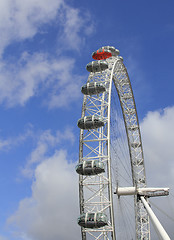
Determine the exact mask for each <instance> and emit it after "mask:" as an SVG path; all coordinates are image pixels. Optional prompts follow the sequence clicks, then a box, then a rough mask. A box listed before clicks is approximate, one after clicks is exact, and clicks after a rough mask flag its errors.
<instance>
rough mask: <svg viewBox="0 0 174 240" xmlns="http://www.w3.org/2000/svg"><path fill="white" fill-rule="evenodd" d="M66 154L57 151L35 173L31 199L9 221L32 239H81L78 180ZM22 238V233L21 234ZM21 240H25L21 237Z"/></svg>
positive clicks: (24, 201) (26, 200)
mask: <svg viewBox="0 0 174 240" xmlns="http://www.w3.org/2000/svg"><path fill="white" fill-rule="evenodd" d="M74 166H75V165H74V163H71V162H70V161H69V159H68V156H67V153H66V151H63V150H60V151H56V152H55V154H54V155H53V156H51V157H50V158H48V159H46V160H45V161H44V162H42V163H41V164H40V165H38V166H37V168H36V170H35V181H34V182H33V184H32V196H31V197H30V198H25V199H23V200H22V201H20V204H19V208H18V210H17V211H16V213H15V214H14V215H13V216H11V217H10V218H9V220H8V223H9V224H12V223H13V224H14V225H15V226H17V227H18V229H19V232H21V233H22V232H24V233H25V236H27V237H28V238H29V239H31V240H48V239H49V240H55V239H61V240H67V239H72V240H76V239H77V238H79V239H80V228H79V227H78V225H77V222H76V219H77V217H78V211H79V210H78V180H77V175H76V173H75V171H74ZM21 235H22V234H21ZM21 239H26V238H23V237H22V236H21Z"/></svg>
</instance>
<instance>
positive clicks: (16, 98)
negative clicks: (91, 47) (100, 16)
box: [0, 0, 93, 108]
mask: <svg viewBox="0 0 174 240" xmlns="http://www.w3.org/2000/svg"><path fill="white" fill-rule="evenodd" d="M53 20H54V21H53ZM48 23H51V24H56V26H57V34H58V37H57V41H58V44H59V46H58V51H59V54H62V50H63V49H64V50H67V49H68V50H79V49H80V48H82V47H83V46H84V41H85V38H86V36H88V35H89V34H91V33H92V31H93V24H92V23H91V17H90V15H89V13H86V12H85V13H83V12H82V11H80V10H79V9H77V8H73V7H71V6H69V5H67V4H66V3H65V1H64V0H30V1H23V0H7V1H1V2H0V32H1V39H0V56H1V60H0V104H2V103H5V105H6V106H8V107H13V106H16V105H22V106H23V105H25V103H26V102H27V101H28V100H29V99H30V98H32V97H33V96H36V95H39V94H41V93H43V92H42V90H46V89H47V90H48V91H47V93H48V96H47V97H48V98H46V100H45V103H46V104H47V105H48V107H50V108H54V107H64V106H68V104H69V103H70V102H72V101H76V100H77V99H78V98H79V96H80V91H79V88H80V77H81V76H77V75H75V74H74V73H73V69H74V65H75V60H74V59H72V58H69V57H67V58H62V57H60V55H59V59H58V58H57V59H56V58H53V57H50V56H49V54H46V53H44V49H39V50H38V51H39V52H35V53H31V54H28V53H27V50H26V52H24V53H23V54H22V55H21V57H20V58H19V59H17V60H16V59H15V60H13V61H12V58H11V59H10V58H8V60H5V58H4V56H5V54H4V55H3V53H4V52H5V49H6V47H7V46H10V44H12V43H14V42H19V43H22V41H24V40H26V39H29V38H33V37H34V36H35V35H36V34H37V33H39V32H41V31H42V26H44V24H48ZM50 27H51V25H50ZM43 37H45V38H46V37H47V34H44V35H43Z"/></svg>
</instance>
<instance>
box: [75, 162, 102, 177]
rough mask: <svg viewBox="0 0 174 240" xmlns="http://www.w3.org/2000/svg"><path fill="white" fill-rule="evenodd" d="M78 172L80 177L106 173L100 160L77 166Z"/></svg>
mask: <svg viewBox="0 0 174 240" xmlns="http://www.w3.org/2000/svg"><path fill="white" fill-rule="evenodd" d="M76 172H77V173H78V174H80V175H97V174H100V173H102V172H105V169H104V164H103V162H101V161H99V160H90V161H83V162H81V163H79V164H78V165H77V166H76Z"/></svg>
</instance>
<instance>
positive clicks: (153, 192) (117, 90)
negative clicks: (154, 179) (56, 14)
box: [76, 46, 170, 240]
mask: <svg viewBox="0 0 174 240" xmlns="http://www.w3.org/2000/svg"><path fill="white" fill-rule="evenodd" d="M92 57H93V59H95V60H96V61H92V62H90V63H89V64H87V66H86V69H87V70H88V71H89V72H90V74H89V77H88V80H87V83H86V84H85V85H84V86H83V87H82V89H81V92H82V93H83V94H84V99H83V105H82V115H81V118H80V119H79V120H78V127H79V128H80V144H79V164H78V165H77V167H76V172H77V173H78V174H79V203H80V216H79V218H78V224H79V225H80V226H81V234H82V240H94V239H95V240H102V239H103V240H116V239H117V240H121V239H122V240H132V239H136V240H150V223H149V217H150V219H151V220H152V223H153V224H154V226H155V229H157V233H158V235H159V237H160V239H166V240H169V239H170V238H169V237H168V235H167V233H166V232H165V230H164V229H163V227H162V226H161V224H160V223H159V221H158V219H157V218H156V216H154V213H153V212H152V210H151V208H150V206H149V203H148V198H149V197H154V196H164V195H168V194H169V189H168V188H147V184H146V174H145V165H144V156H143V148H142V141H141V134H140V127H139V122H138V116H137V111H136V105H135V100H134V95H133V91H132V87H131V83H130V79H129V76H128V72H127V69H126V67H125V66H124V64H123V58H122V57H121V56H119V50H117V49H115V48H114V47H111V46H105V47H102V48H100V49H98V50H97V51H96V52H93V54H92Z"/></svg>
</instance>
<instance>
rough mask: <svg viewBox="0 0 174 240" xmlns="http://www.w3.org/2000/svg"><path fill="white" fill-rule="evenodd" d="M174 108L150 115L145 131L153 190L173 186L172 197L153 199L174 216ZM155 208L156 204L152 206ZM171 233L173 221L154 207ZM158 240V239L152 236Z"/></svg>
mask: <svg viewBox="0 0 174 240" xmlns="http://www.w3.org/2000/svg"><path fill="white" fill-rule="evenodd" d="M173 123H174V107H168V108H165V109H164V110H159V111H155V112H149V113H148V114H147V116H146V117H145V118H144V120H143V122H142V124H141V129H142V139H143V146H144V153H145V166H146V174H147V184H148V186H149V187H151V186H152V187H153V186H154V187H170V192H171V194H169V196H168V197H159V198H155V199H151V201H153V202H154V204H156V205H157V206H158V207H159V208H161V210H162V211H164V212H166V213H167V214H168V215H169V216H171V217H173V213H172V209H173V210H174V159H173V156H174V146H173V143H174V134H173V132H174V125H173ZM152 207H153V205H152ZM153 209H154V211H155V212H156V214H157V215H158V217H159V220H160V221H161V223H162V224H163V226H164V228H165V229H166V231H167V232H168V234H169V235H170V236H171V237H172V236H173V235H174V231H173V222H172V221H171V219H170V218H168V217H166V216H165V215H164V214H162V213H160V212H159V211H158V210H157V209H155V208H154V207H153ZM152 238H153V239H155V235H154V237H152Z"/></svg>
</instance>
